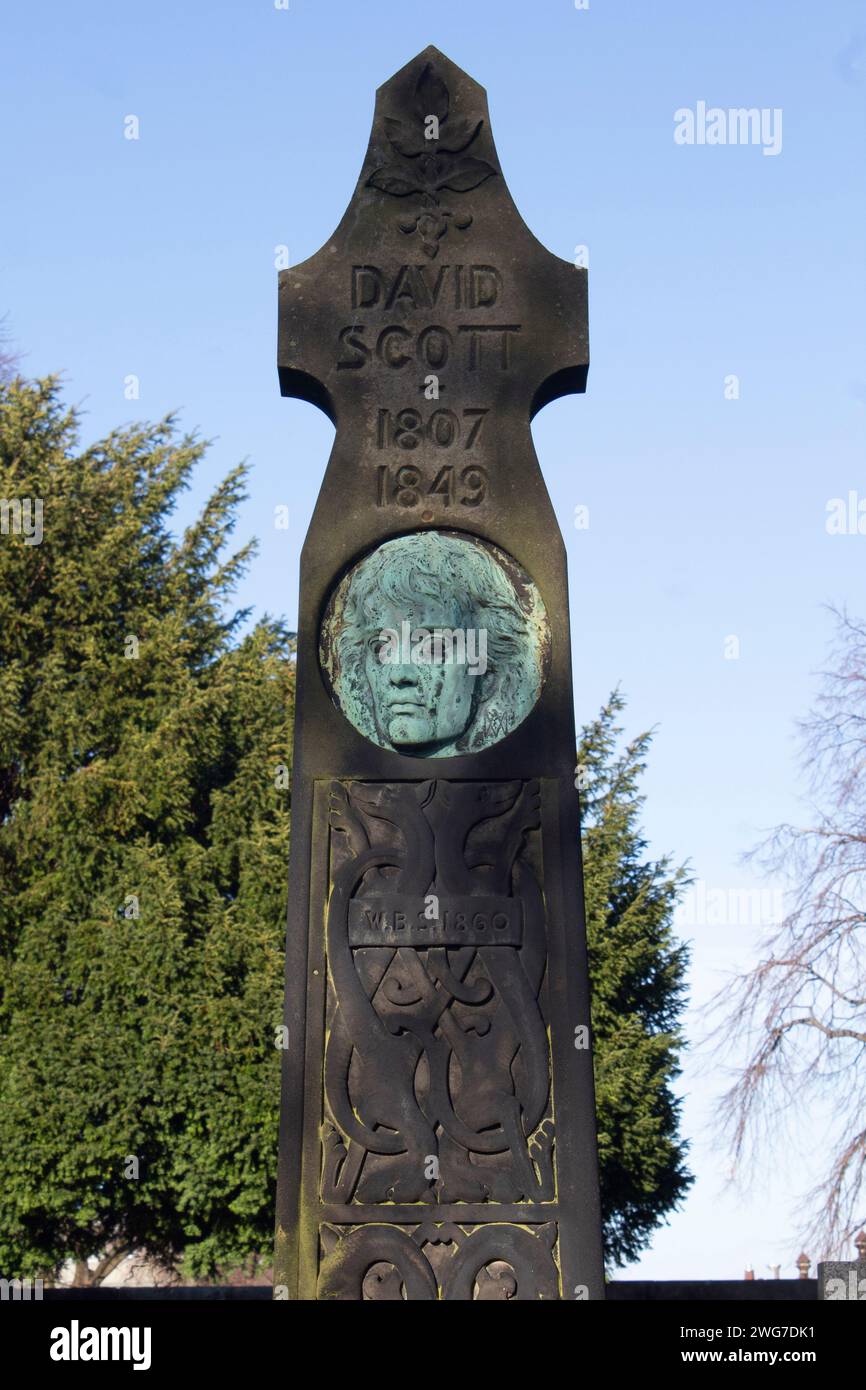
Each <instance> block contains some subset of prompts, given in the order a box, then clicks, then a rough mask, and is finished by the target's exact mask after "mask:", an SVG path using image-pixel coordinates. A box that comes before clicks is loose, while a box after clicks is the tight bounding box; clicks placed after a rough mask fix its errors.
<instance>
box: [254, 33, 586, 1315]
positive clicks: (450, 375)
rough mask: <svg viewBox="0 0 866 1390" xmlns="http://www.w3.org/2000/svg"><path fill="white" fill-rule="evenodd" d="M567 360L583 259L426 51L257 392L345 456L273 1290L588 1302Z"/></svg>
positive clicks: (315, 562) (297, 860)
mask: <svg viewBox="0 0 866 1390" xmlns="http://www.w3.org/2000/svg"><path fill="white" fill-rule="evenodd" d="M587 364H588V351H587V321H586V273H585V271H583V270H579V269H575V268H574V267H573V266H571V265H570V264H568V263H567V262H565V261H562V260H559V259H558V258H556V257H554V256H552V255H550V254H549V253H548V252H547V251H546V250H545V249H544V248H543V247H542V246H541V245H540V244H539V243H538V241H536V239H535V238H534V237H533V236H532V234H531V232H529V230H528V229H527V227H526V226H525V225H524V223H523V221H522V220H521V218H520V216H519V214H518V212H517V210H516V208H515V207H514V204H513V202H512V200H511V197H510V195H509V193H508V189H507V187H506V184H505V180H504V177H503V175H502V171H501V169H500V165H499V161H498V158H497V155H496V150H495V147H494V144H493V139H492V134H491V131H490V122H489V116H488V112H487V103H486V98H485V94H484V91H483V89H482V88H481V87H479V86H478V84H477V83H475V82H474V81H473V80H472V79H471V78H470V77H468V76H467V74H466V73H464V72H462V71H461V70H460V69H459V68H457V67H456V66H455V65H454V64H453V63H451V62H450V61H449V60H448V59H447V58H445V57H444V55H442V54H441V53H439V52H438V51H437V50H436V49H433V48H430V49H427V50H425V52H424V53H422V54H419V55H418V57H417V58H415V59H414V60H413V61H412V62H411V63H408V64H407V65H406V67H405V68H403V69H402V70H401V71H400V72H398V73H397V74H396V75H395V76H394V77H393V78H392V79H391V80H390V81H389V82H387V83H386V84H385V85H384V86H383V87H382V88H381V89H380V90H379V92H378V96H377V102H376V111H375V116H374V121H373V129H372V133H371V137H370V145H369V149H368V152H367V156H366V159H365V162H364V166H363V168H362V171H361V175H360V178H359V181H358V186H357V188H356V190H355V193H354V195H353V198H352V200H351V202H350V204H349V207H348V209H347V211H346V214H345V216H344V218H343V220H342V222H341V223H340V226H339V227H338V228H337V230H336V232H335V233H334V235H333V237H332V238H331V239H330V240H329V242H328V243H327V244H326V245H325V246H324V247H323V248H322V249H321V250H320V251H319V252H318V253H317V254H316V255H315V256H313V257H312V258H311V259H310V260H309V261H306V262H305V263H304V264H302V265H299V266H295V267H293V268H291V269H289V270H287V271H284V272H282V274H281V276H280V320H279V370H280V384H281V389H282V391H283V393H284V394H286V395H294V396H300V397H302V398H303V399H305V400H309V401H311V402H313V403H314V404H316V405H318V406H320V407H321V408H322V409H323V410H325V411H326V412H327V414H328V415H329V416H330V418H331V419H332V420H333V421H334V423H335V424H336V427H337V434H336V438H335V441H334V447H333V451H332V454H331V458H330V460H329V462H328V466H327V470H326V473H325V478H324V481H323V484H322V489H321V493H320V496H319V500H318V503H317V506H316V510H315V514H314V517H313V520H312V523H311V526H310V530H309V533H308V536H307V540H306V543H305V546H304V551H303V557H302V566H301V597H300V618H299V637H298V686H297V702H298V703H297V722H296V744H295V771H294V786H293V808H292V859H291V866H290V895H289V922H288V943H287V976H286V980H287V989H286V1024H287V1027H288V1047H287V1050H286V1053H285V1058H284V1075H283V1098H282V1117H281V1133H280V1170H279V1192H278V1232H277V1251H276V1280H275V1282H276V1285H277V1289H278V1294H277V1296H283V1297H289V1298H308V1299H310V1298H321V1299H374V1298H375V1299H382V1298H384V1299H395V1300H397V1299H399V1300H403V1299H416V1298H417V1299H431V1300H432V1299H445V1300H454V1299H457V1300H472V1299H479V1300H486V1299H490V1298H495V1299H506V1300H508V1299H517V1300H521V1299H523V1300H525V1299H573V1298H585V1297H591V1298H599V1297H602V1296H603V1281H602V1264H601V1242H600V1219H599V1201H598V1180H597V1160H596V1145H595V1114H594V1098H593V1078H592V1059H591V1052H590V1050H589V1048H588V1047H587V1046H585V1045H584V1044H585V1039H586V1029H587V1026H588V1024H589V998H588V984H587V970H586V950H585V935H584V925H583V902H582V887H581V873H580V828H579V817H578V800H577V792H576V790H575V783H574V761H575V732H574V716H573V705H572V689H571V661H570V643H569V625H568V602H567V583H566V568H565V555H564V549H563V545H562V540H561V537H560V534H559V529H558V526H557V523H556V519H555V516H554V514H553V511H552V508H551V505H550V501H549V499H548V496H547V491H546V489H545V486H544V481H543V479H542V476H541V471H540V469H539V466H538V460H537V458H536V455H535V451H534V448H533V444H532V438H531V434H530V429H529V423H530V420H531V418H532V415H533V414H534V413H535V412H536V411H537V410H538V409H540V408H541V406H543V405H544V404H545V403H546V402H548V401H550V400H553V399H554V398H556V397H557V396H560V395H562V394H564V393H566V392H570V391H580V390H582V389H583V387H584V384H585V380H586V371H587ZM403 623H406V624H408V629H409V635H410V637H411V634H412V633H413V632H417V631H418V630H419V629H420V630H423V631H426V632H427V633H428V634H429V633H431V632H432V633H435V631H436V630H437V629H449V630H451V631H452V632H453V631H459V632H462V633H463V634H464V637H466V638H467V646H466V648H465V651H464V658H463V661H462V669H461V662H459V661H458V662H457V663H452V664H450V665H449V664H448V663H447V662H443V661H441V660H440V659H439V658H438V657H437V656H435V654H434V656H433V658H432V659H428V658H426V657H424V656H423V655H422V656H421V657H419V658H418V660H416V659H415V658H414V657H412V658H406V657H405V653H403V659H402V660H399V661H397V662H395V663H393V664H392V663H389V662H388V661H383V660H382V659H381V658H382V654H383V652H384V651H385V649H386V643H387V642H388V641H390V638H388V636H387V633H388V632H396V633H397V634H400V632H401V629H402V625H403ZM377 629H378V631H377ZM482 632H483V633H484V634H485V640H486V659H487V660H486V665H485V669H484V670H481V669H480V666H481V664H482V663H481V661H480V660H479V657H480V644H479V641H478V640H476V644H475V646H474V647H473V648H472V651H471V656H472V657H473V659H474V664H475V666H477V667H479V669H478V670H476V671H475V672H474V673H472V672H470V671H469V670H468V669H466V668H467V666H468V665H469V664H470V663H468V662H467V661H466V659H465V658H466V654H467V652H469V646H468V638H469V634H470V633H472V634H474V635H475V638H476V639H479V635H480V634H481V633H482ZM365 644H366V645H365ZM428 656H429V653H428ZM389 667H391V669H389Z"/></svg>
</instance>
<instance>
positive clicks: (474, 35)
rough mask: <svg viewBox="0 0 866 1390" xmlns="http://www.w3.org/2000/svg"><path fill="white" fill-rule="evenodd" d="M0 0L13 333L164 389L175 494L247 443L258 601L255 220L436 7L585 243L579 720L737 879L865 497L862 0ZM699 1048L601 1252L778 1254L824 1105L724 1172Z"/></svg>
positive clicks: (316, 193)
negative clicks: (188, 442) (658, 1166)
mask: <svg viewBox="0 0 866 1390" xmlns="http://www.w3.org/2000/svg"><path fill="white" fill-rule="evenodd" d="M5 29H6V45H5V47H6V60H5V63H4V79H5V80H4V83H3V88H2V91H0V117H2V128H3V131H4V141H3V146H4V150H3V161H4V164H5V171H4V179H3V187H4V195H5V209H4V215H3V217H2V221H0V278H2V285H0V312H2V311H8V327H9V329H10V331H11V333H12V335H13V337H14V339H15V340H16V342H17V343H18V345H19V346H20V348H21V350H22V351H23V352H24V353H25V358H24V364H23V365H24V369H25V370H26V371H27V372H29V373H31V374H34V375H35V374H40V373H44V372H48V371H55V370H62V371H63V372H64V373H65V380H66V385H67V391H68V395H69V398H70V399H71V400H74V401H76V402H79V403H81V405H82V407H83V409H84V411H85V412H86V415H85V435H86V438H87V439H88V440H90V439H94V438H97V437H99V436H100V435H102V434H103V433H105V432H106V431H108V430H109V429H110V428H112V427H114V426H116V425H118V424H120V423H123V422H126V421H128V420H131V419H138V418H151V419H155V418H157V417H159V416H161V415H162V414H164V413H165V412H167V411H169V410H177V411H179V413H180V417H181V421H182V423H183V425H184V426H185V427H187V428H198V429H199V430H200V431H201V433H202V434H203V435H205V436H206V437H208V438H212V439H213V440H214V445H213V448H212V450H211V452H210V454H209V456H208V460H207V462H206V464H205V465H204V466H203V467H202V469H201V470H200V473H199V476H198V478H197V481H196V485H195V487H194V489H193V490H192V492H191V493H190V494H189V495H188V496H187V497H186V498H185V499H184V502H183V505H182V508H181V510H180V512H179V516H178V521H179V524H183V523H185V522H186V521H187V520H189V518H190V517H191V516H192V514H193V513H194V512H195V511H196V510H197V508H198V507H199V506H200V505H201V502H202V501H203V499H204V497H205V496H206V494H207V493H208V491H209V490H210V489H211V488H212V487H213V486H214V485H215V483H216V481H217V480H218V479H219V478H220V477H221V476H222V475H223V474H224V473H225V472H226V471H227V469H228V468H229V467H230V466H232V465H233V464H234V463H235V462H236V461H237V460H239V459H241V458H248V459H249V460H250V463H251V465H252V475H251V482H250V494H251V495H250V500H249V501H248V502H247V504H246V505H245V507H244V510H243V513H242V517H241V521H240V525H239V529H238V538H239V539H245V538H246V537H247V536H248V535H251V534H256V535H258V536H259V537H260V540H261V550H260V554H259V556H258V558H257V559H256V561H255V562H254V564H253V566H252V569H251V571H250V574H249V577H248V578H247V580H246V582H245V583H244V585H243V588H242V590H241V591H240V593H239V600H240V601H241V602H243V603H245V604H251V605H253V606H254V608H255V609H256V611H257V612H262V611H264V610H268V611H270V612H276V613H284V614H285V615H286V616H287V617H288V618H289V620H290V621H292V622H293V621H294V619H295V615H296V611H297V572H298V561H299V553H300V548H301V544H302V541H303V537H304V532H305V530H306V526H307V523H308V520H309V517H310V514H311V512H312V508H313V505H314V502H315V497H316V493H317V490H318V485H319V482H320V480H321V476H322V473H323V470H324V466H325V462H326V460H327V457H328V453H329V451H330V445H331V439H332V436H333V431H332V427H331V426H330V424H329V423H328V422H327V420H326V419H325V417H324V416H322V415H320V414H319V413H318V412H316V411H315V410H314V408H313V407H311V406H308V405H305V404H302V403H300V402H296V401H284V400H281V398H280V396H279V391H278V385H277V375H276V360H275V332H276V271H275V267H274V256H275V247H277V246H279V245H281V244H286V245H288V247H289V253H290V257H291V260H292V261H301V260H304V259H305V258H306V257H307V256H309V255H311V254H312V253H313V252H314V251H315V250H317V249H318V247H319V246H320V245H321V244H322V242H323V241H325V240H326V239H327V237H328V236H329V235H330V233H331V232H332V231H333V229H334V227H335V226H336V224H337V222H338V220H339V217H340V215H341V213H342V211H343V208H344V206H345V203H346V201H347V200H348V198H349V196H350V195H351V192H352V190H353V188H354V184H355V181H356V178H357V174H358V170H359V168H360V165H361V161H362V157H363V153H364V150H365V148H366V143H367V137H368V134H369V126H370V120H371V116H372V106H373V93H374V90H375V88H376V87H377V86H378V85H380V83H382V82H383V81H385V80H386V79H387V78H388V77H389V76H390V75H391V74H392V73H393V72H394V71H395V70H396V69H398V68H399V67H401V66H402V65H403V64H404V63H405V62H406V61H407V60H408V59H409V58H411V57H412V56H413V55H414V54H415V53H416V52H418V51H419V50H420V49H422V48H424V47H425V46H426V45H427V44H428V43H431V42H432V43H435V44H436V45H437V46H438V47H439V48H441V49H442V50H444V52H446V53H447V54H448V55H449V57H451V58H452V59H453V60H454V61H455V62H457V63H459V64H460V66H462V67H464V68H465V69H467V71H469V72H470V73H471V74H472V75H473V76H474V77H475V78H476V79H477V80H478V81H480V82H481V83H482V84H483V85H484V86H486V88H487V91H488V95H489V101H490V110H491V117H492V122H493V130H494V135H495V138H496V142H497V148H498V152H499V155H500V158H501V161H502V166H503V170H504V172H505V175H506V178H507V180H508V183H509V186H510V188H511V191H512V193H513V195H514V198H515V200H516V202H517V205H518V207H519V208H520V210H521V212H522V214H523V217H524V218H525V220H526V221H527V223H528V224H529V226H530V227H531V228H532V230H533V231H534V232H535V234H536V235H537V236H538V237H539V239H540V240H541V241H542V242H544V243H545V244H546V245H547V246H548V247H549V248H550V249H551V250H552V251H554V252H556V253H557V254H559V255H561V256H564V257H566V258H568V259H571V258H572V257H573V256H574V249H575V247H576V246H578V245H585V246H587V247H588V248H589V283H590V338H591V344H592V366H591V369H590V376H589V387H588V393H587V395H586V396H585V397H572V398H570V399H567V400H564V401H560V402H556V403H555V404H553V405H551V406H549V407H547V409H546V410H544V411H543V412H542V414H541V415H540V416H539V417H538V418H537V419H536V422H535V424H534V427H533V430H534V437H535V442H536V448H537V451H538V454H539V457H540V460H541V463H542V467H543V470H544V474H545V477H546V479H547V483H548V487H549V490H550V493H551V497H552V499H553V502H554V505H555V508H556V511H557V515H558V517H559V521H560V526H561V528H562V531H563V534H564V536H565V538H566V544H567V549H568V557H569V567H570V586H571V601H572V631H573V645H574V658H575V661H574V665H575V707H576V713H577V717H578V720H579V721H585V720H587V719H589V718H590V717H591V716H592V715H593V713H594V712H595V711H596V710H597V709H598V707H599V705H600V703H601V702H602V700H603V699H604V698H605V696H606V695H607V694H608V692H609V691H610V690H611V688H612V687H613V686H614V685H615V684H616V683H618V682H619V683H621V685H622V687H623V689H624V691H625V693H626V695H627V697H628V701H629V708H628V727H629V730H630V731H631V732H635V731H637V730H638V729H639V728H643V727H646V726H648V725H657V726H658V733H657V737H656V741H655V744H654V749H653V754H652V760H651V765H650V768H649V772H648V776H647V779H646V792H647V797H648V800H647V805H646V817H645V824H646V829H647V832H648V835H649V838H650V843H651V846H652V849H653V851H654V852H658V853H661V852H664V851H670V852H671V853H672V854H673V855H674V857H675V858H677V859H680V860H683V859H688V860H689V861H690V863H691V866H692V871H693V873H694V874H695V875H696V876H697V877H698V878H700V879H701V880H703V881H704V882H705V884H707V885H708V886H710V887H713V888H721V889H722V890H724V891H732V890H734V889H736V888H739V887H745V886H749V885H752V886H754V887H760V886H762V881H761V880H759V879H757V878H755V877H754V875H753V871H750V870H747V869H746V868H744V867H743V865H742V864H741V863H740V861H739V856H740V855H741V854H742V853H743V851H745V850H747V849H749V848H750V847H751V846H752V845H753V844H754V842H755V840H756V838H757V837H758V836H759V834H760V829H761V827H765V826H769V825H772V824H774V823H776V822H778V821H780V820H782V819H785V818H789V817H790V818H794V819H796V818H797V816H798V815H799V814H801V810H800V805H799V802H798V794H799V791H800V784H799V782H798V778H797V771H796V762H795V753H796V745H795V742H794V738H793V724H794V720H795V719H796V718H797V716H798V715H801V714H802V713H804V712H805V711H806V709H807V708H808V705H809V703H810V700H811V698H812V697H813V694H814V691H815V689H816V678H815V674H814V673H815V671H816V670H817V669H818V668H820V666H821V663H822V660H823V658H824V653H825V644H826V641H827V639H828V637H829V635H830V622H829V619H828V616H827V614H826V612H825V611H824V609H823V608H822V605H823V604H825V603H827V602H837V603H843V602H845V603H848V604H849V606H850V607H851V609H852V611H854V612H855V613H857V612H859V613H861V614H862V613H863V611H864V607H866V603H864V599H863V572H864V561H866V536H860V535H842V536H839V535H832V536H831V535H828V534H827V531H826V527H825V520H826V507H827V503H828V501H829V500H830V499H832V498H835V497H846V496H847V494H848V492H849V491H850V490H852V489H853V490H859V496H862V497H866V476H864V468H863V460H864V451H863V444H864V426H866V362H864V343H863V336H864V335H863V322H864V307H866V293H864V290H866V285H864V280H866V260H864V255H863V228H864V226H866V193H864V179H863V169H864V168H866V158H864V155H866V151H864V144H866V135H864V114H866V110H864V108H866V16H864V14H863V11H862V9H861V7H860V6H859V5H858V4H856V3H854V0H835V2H833V3H830V2H828V3H825V4H823V5H815V4H814V3H808V4H807V3H805V0H762V3H761V4H759V5H758V4H755V3H754V0H730V2H729V3H727V4H724V5H721V4H716V5H700V4H695V2H694V0H664V3H660V4H653V5H650V4H643V3H639V0H590V7H589V9H588V10H577V9H576V8H575V6H574V3H573V0H539V2H538V3H536V4H534V5H528V4H521V3H516V2H515V0H496V3H490V0H474V3H471V4H469V3H466V0H460V2H459V3H457V2H456V0H438V3H437V4H436V5H435V6H433V7H428V6H419V5H409V4H407V3H406V2H405V0H403V3H393V0H370V3H365V4H356V3H355V4H353V3H349V0H290V7H289V9H288V10H278V9H276V8H275V7H274V4H273V0H211V2H210V3H205V0H188V3H185V4H183V5H182V6H179V5H176V4H169V3H167V0H152V2H151V3H149V4H147V5H118V4H116V3H111V4H110V3H106V2H105V0H90V3H88V4H87V5H85V6H70V5H68V4H60V3H58V0H46V2H45V3H42V4H40V5H38V6H37V5H24V4H19V5H18V6H17V7H16V8H15V9H14V10H12V9H11V8H10V10H8V11H7V17H6V24H5ZM699 101H704V102H706V103H707V105H708V106H720V107H724V108H728V107H740V106H746V107H752V106H755V107H758V108H771V109H772V108H781V111H782V148H781V151H780V152H779V153H778V154H777V155H775V156H768V155H765V154H763V152H762V149H761V148H760V147H758V146H752V145H748V146H746V145H737V146H732V145H728V146H709V145H694V146H682V145H678V144H676V143H675V141H674V138H673V133H674V113H675V111H677V110H679V109H681V108H684V107H690V108H693V109H694V108H695V107H696V105H697V103H698V102H699ZM128 115H136V116H137V117H138V119H139V122H140V138H139V139H138V140H136V141H132V140H127V139H125V138H124V119H125V117H127V116H128ZM130 375H135V376H137V377H138V379H139V383H140V398H139V399H138V400H137V401H130V400H128V399H126V398H125V395H124V389H125V386H124V384H125V380H126V378H127V377H128V376H130ZM730 375H735V376H737V377H738V379H739V399H736V400H727V399H725V378H726V377H728V376H730ZM280 504H287V505H288V506H289V508H290V516H291V522H290V527H289V529H288V531H285V530H278V529H276V528H275V526H274V508H275V507H276V506H278V505H280ZM577 506H587V507H588V508H589V523H590V524H589V527H588V529H585V530H577V529H575V526H574V515H575V507H577ZM730 637H736V638H737V639H738V642H739V656H738V657H737V658H736V659H728V658H726V656H725V650H726V648H725V643H726V639H728V638H730ZM727 650H728V651H729V652H730V650H731V645H730V643H729V644H728V648H727ZM763 886H765V887H766V886H768V885H766V884H763ZM683 932H684V934H685V935H686V936H687V937H688V938H689V939H690V940H691V941H692V942H693V952H694V960H693V967H692V972H691V982H692V988H693V997H694V1000H695V1002H696V1003H700V1002H701V1001H702V1000H704V999H705V998H706V997H707V995H708V994H709V993H710V992H711V991H712V989H713V988H714V987H715V986H716V985H717V984H718V983H719V982H720V980H721V972H722V971H724V970H730V969H732V968H742V967H745V966H747V965H748V964H749V963H750V962H751V961H752V960H753V959H754V957H755V950H756V944H757V938H758V934H759V933H758V932H757V930H756V929H755V927H754V925H749V924H748V923H746V924H743V923H736V922H728V923H727V924H725V925H715V926H713V925H708V924H707V923H704V922H701V921H698V922H696V923H693V924H692V925H684V926H683ZM688 1028H689V1034H690V1036H691V1037H692V1038H694V1039H697V1038H698V1037H699V1035H700V1028H701V1025H700V1023H699V1021H698V1020H697V1019H696V1018H693V1017H691V1016H690V1019H689V1023H688ZM697 1061H698V1058H697V1055H696V1056H695V1057H694V1058H693V1059H692V1060H691V1061H690V1062H689V1063H688V1066H687V1069H686V1074H685V1076H684V1078H683V1083H682V1088H681V1089H682V1092H683V1094H684V1095H685V1097H686V1104H685V1111H684V1129H685V1132H686V1133H687V1135H688V1136H689V1137H690V1139H691V1140H692V1144H693V1150H692V1161H693V1165H694V1167H695V1169H696V1171H698V1173H699V1180H698V1182H697V1183H696V1185H695V1188H694V1190H693V1193H692V1195H691V1197H690V1198H689V1200H688V1202H687V1203H686V1205H685V1207H684V1209H683V1210H682V1211H681V1212H680V1213H678V1214H676V1215H674V1216H673V1218H672V1219H671V1222H670V1224H669V1226H668V1227H667V1228H665V1229H663V1230H662V1231H661V1232H659V1234H658V1235H657V1237H656V1239H655V1240H654V1242H653V1247H652V1250H651V1251H650V1252H648V1253H647V1254H646V1255H645V1257H644V1258H643V1259H642V1260H641V1261H640V1262H639V1263H637V1264H635V1265H633V1266H631V1267H630V1269H629V1270H628V1274H629V1275H632V1276H638V1275H642V1276H643V1277H652V1278H675V1277H681V1278H690V1277H717V1278H721V1277H734V1278H736V1277H739V1276H740V1274H741V1273H742V1270H743V1268H744V1267H745V1265H746V1264H748V1263H752V1264H753V1265H754V1266H755V1270H756V1273H757V1274H758V1275H759V1276H760V1275H762V1274H766V1273H767V1272H768V1270H767V1266H768V1265H770V1264H776V1263H779V1262H781V1263H782V1264H783V1273H788V1274H789V1275H793V1274H794V1272H795V1271H794V1270H793V1266H792V1261H793V1260H794V1258H795V1257H796V1255H797V1254H798V1252H799V1246H798V1245H797V1237H796V1225H795V1222H794V1217H793V1205H794V1198H795V1196H796V1194H797V1193H798V1192H800V1191H802V1190H803V1188H804V1187H805V1186H806V1185H807V1184H808V1180H809V1178H810V1176H812V1175H814V1173H815V1172H816V1171H817V1169H815V1168H814V1164H815V1163H816V1162H818V1161H819V1160H820V1157H821V1155H822V1145H821V1142H820V1137H817V1138H816V1135H815V1132H814V1127H810V1133H809V1150H810V1152H809V1151H807V1153H806V1154H805V1155H803V1156H800V1157H799V1158H797V1159H796V1160H794V1159H793V1158H792V1157H791V1156H790V1155H789V1154H787V1151H786V1150H785V1149H782V1151H781V1152H778V1151H777V1152H776V1153H774V1154H770V1153H769V1152H768V1153H766V1154H765V1156H764V1159H763V1161H762V1163H761V1165H760V1169H759V1172H758V1175H757V1179H756V1181H755V1183H754V1185H753V1186H752V1188H751V1190H750V1191H749V1192H748V1193H744V1192H742V1191H740V1192H737V1191H736V1190H728V1189H726V1188H725V1187H724V1179H725V1172H726V1160H725V1156H724V1154H723V1152H722V1151H721V1149H720V1146H719V1143H718V1140H717V1139H716V1138H714V1137H713V1135H712V1133H711V1131H710V1128H709V1122H710V1120H711V1118H712V1115H713V1112H714V1108H715V1104H716V1101H717V1097H718V1094H719V1091H720V1089H721V1085H722V1083H723V1078H722V1076H721V1070H720V1066H719V1064H718V1063H716V1064H710V1065H709V1066H705V1067H704V1070H703V1071H701V1072H700V1073H699V1071H698V1067H697ZM786 1159H787V1161H786Z"/></svg>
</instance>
